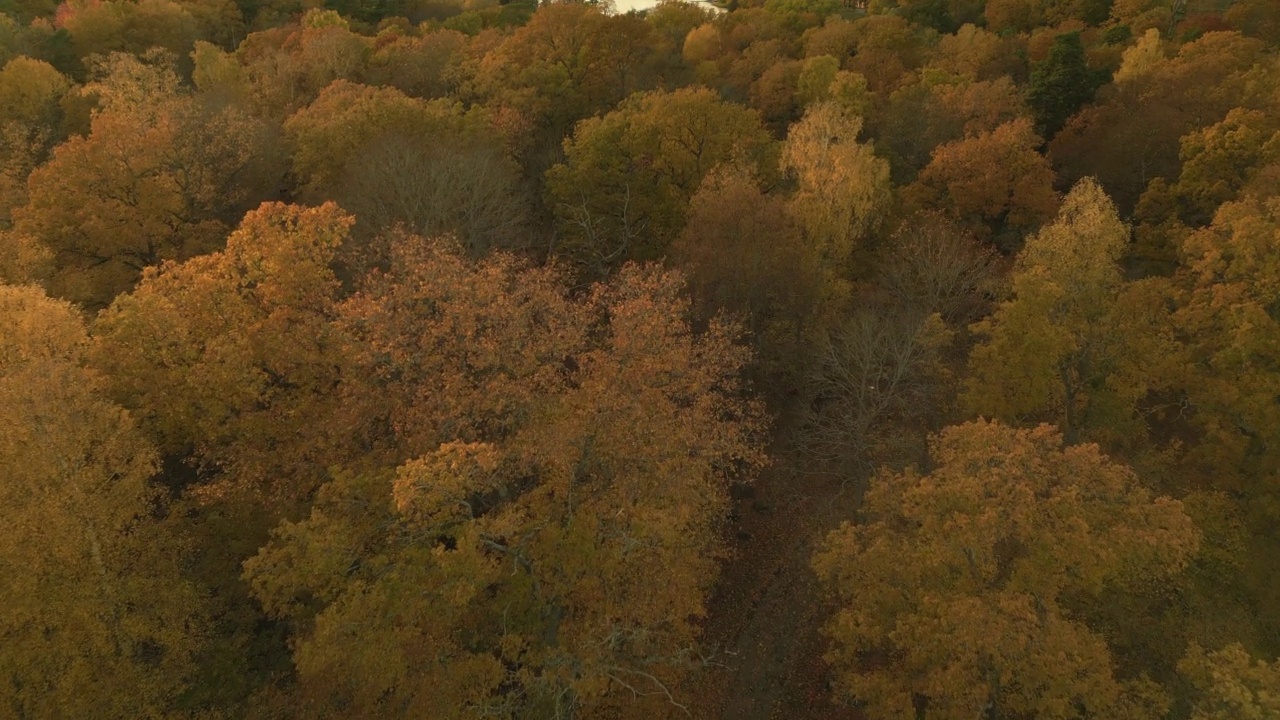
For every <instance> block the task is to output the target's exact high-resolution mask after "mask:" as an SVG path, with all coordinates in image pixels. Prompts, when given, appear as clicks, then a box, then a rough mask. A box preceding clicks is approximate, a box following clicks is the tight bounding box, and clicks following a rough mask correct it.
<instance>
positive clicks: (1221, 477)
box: [1177, 197, 1280, 489]
mask: <svg viewBox="0 0 1280 720" xmlns="http://www.w3.org/2000/svg"><path fill="white" fill-rule="evenodd" d="M1278 232H1280V203H1277V201H1275V200H1273V199H1267V200H1263V199H1259V198H1253V197H1250V198H1246V199H1244V200H1241V201H1239V202H1233V203H1228V204H1227V205H1224V206H1223V207H1222V208H1221V209H1220V210H1219V211H1218V214H1217V216H1216V217H1215V219H1214V222H1213V224H1212V225H1211V226H1210V227H1209V228H1206V229H1205V230H1202V231H1200V232H1197V233H1195V234H1193V235H1191V236H1190V237H1188V238H1187V240H1186V241H1185V242H1184V244H1183V248H1182V252H1183V258H1184V263H1185V265H1186V267H1187V273H1186V276H1185V281H1186V283H1187V284H1188V291H1189V294H1188V296H1187V298H1186V301H1185V303H1184V304H1183V306H1182V307H1181V308H1179V310H1178V313H1177V320H1178V324H1179V327H1180V328H1181V329H1182V331H1183V333H1185V336H1186V337H1187V338H1188V340H1189V343H1190V345H1191V370H1192V372H1193V373H1194V380H1192V381H1191V382H1190V383H1189V385H1188V392H1189V393H1190V396H1191V398H1192V402H1194V403H1195V405H1196V407H1197V409H1198V416H1199V422H1200V424H1201V425H1202V426H1203V431H1204V432H1205V433H1207V435H1208V437H1209V438H1212V440H1209V441H1207V442H1205V443H1203V445H1202V452H1204V453H1208V454H1209V455H1210V456H1216V460H1214V461H1212V464H1211V465H1209V466H1207V467H1204V468H1203V470H1205V471H1207V472H1208V473H1209V477H1212V478H1213V479H1214V481H1215V482H1217V483H1225V484H1226V485H1227V486H1228V487H1231V486H1236V487H1241V486H1243V487H1249V486H1250V485H1252V484H1253V483H1251V482H1249V479H1251V478H1257V479H1258V480H1261V479H1262V478H1265V477H1268V476H1270V475H1272V474H1273V472H1274V468H1275V467H1276V465H1275V464H1274V458H1275V454H1276V451H1277V449H1280V440H1277V439H1276V438H1277V437H1280V435H1278V434H1280V408H1277V407H1276V406H1275V403H1274V402H1272V401H1271V399H1272V398H1274V397H1275V395H1276V394H1277V393H1280V370H1278V368H1280V357H1277V354H1276V345H1275V343H1276V339H1277V338H1280V324H1278V323H1277V320H1276V318H1275V314H1276V313H1275V308H1276V303H1277V302H1280V253H1278V252H1277V246H1276V237H1277V233H1278ZM1273 390H1275V392H1273ZM1208 461H1209V459H1208V458H1205V459H1204V460H1202V462H1208ZM1209 468H1212V469H1211V470H1210V469H1209ZM1262 486H1263V485H1258V486H1256V487H1257V488H1258V489H1261V487H1262Z"/></svg>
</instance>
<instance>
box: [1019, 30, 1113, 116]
mask: <svg viewBox="0 0 1280 720" xmlns="http://www.w3.org/2000/svg"><path fill="white" fill-rule="evenodd" d="M1105 80H1106V78H1105V77H1104V76H1101V75H1099V74H1098V73H1097V72H1094V71H1092V70H1090V69H1089V65H1088V62H1087V61H1086V59H1085V54H1084V44H1083V43H1081V42H1080V33H1075V32H1072V33H1064V34H1062V35H1059V36H1057V37H1056V38H1054V40H1053V46H1052V47H1050V48H1049V56H1048V57H1047V58H1045V59H1044V60H1043V61H1041V62H1038V63H1035V64H1034V65H1032V67H1031V83H1030V85H1029V86H1028V89H1027V102H1028V104H1030V105H1031V109H1032V110H1033V111H1034V112H1035V118H1036V131H1037V132H1038V133H1039V134H1040V135H1041V137H1045V138H1052V137H1053V136H1054V135H1056V134H1057V133H1058V131H1059V130H1061V129H1062V126H1063V125H1065V124H1066V122H1067V118H1070V117H1071V116H1072V115H1074V114H1075V113H1076V111H1077V110H1079V109H1080V108H1081V107H1082V106H1083V105H1084V104H1085V103H1087V102H1089V101H1090V100H1092V99H1093V95H1094V93H1095V92H1097V90H1098V87H1099V86H1100V85H1101V84H1102V83H1103V82H1104V81H1105Z"/></svg>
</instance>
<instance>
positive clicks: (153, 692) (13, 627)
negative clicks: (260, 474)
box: [0, 286, 203, 719]
mask: <svg viewBox="0 0 1280 720" xmlns="http://www.w3.org/2000/svg"><path fill="white" fill-rule="evenodd" d="M88 343H89V338H88V335H87V333H86V332H85V327H84V321H83V320H82V318H81V316H80V313H79V311H78V310H77V309H76V308H75V307H73V306H72V305H70V304H68V303H66V302H62V301H58V300H52V299H49V298H48V297H46V296H45V295H44V293H43V292H42V291H41V290H39V289H37V288H34V287H14V286H0V475H2V476H3V477H4V483H3V484H2V485H0V505H2V506H3V507H4V512H5V517H6V519H7V522H6V530H5V533H4V536H3V539H0V558H2V559H0V568H2V569H3V572H4V575H5V582H4V583H3V585H2V586H0V604H3V607H4V612H3V613H0V634H3V637H4V638H5V651H4V653H0V673H3V674H4V677H5V682H4V683H3V684H0V706H3V707H4V708H5V713H6V714H8V715H10V716H12V717H66V716H73V717H101V718H121V719H123V718H137V717H164V716H165V714H166V713H167V712H168V711H169V710H171V709H173V708H174V705H175V702H176V701H177V700H178V698H179V696H180V695H181V693H182V692H183V690H184V688H185V685H186V684H187V682H188V681H189V680H190V679H191V673H192V671H193V666H192V657H193V655H194V654H195V652H196V651H197V650H198V649H199V644H200V641H201V637H200V635H201V632H202V630H203V628H202V626H201V616H200V599H199V598H198V597H197V595H196V594H195V592H194V590H193V588H192V587H191V586H190V585H189V584H188V583H187V582H185V581H184V580H183V579H182V577H181V564H182V557H183V555H184V553H185V549H184V548H183V545H182V543H181V541H179V539H178V538H177V537H176V536H175V535H174V534H172V533H171V532H170V531H169V528H168V527H167V523H165V522H163V521H160V520H157V518H158V517H159V516H160V515H161V514H162V513H163V512H164V509H165V503H164V497H163V494H162V493H161V492H160V491H159V490H158V489H157V488H156V487H155V486H153V485H152V484H151V478H152V476H153V475H155V474H156V472H157V470H158V462H157V456H156V452H155V450H154V449H152V447H151V445H150V444H149V443H148V442H147V440H146V438H145V437H144V435H143V433H141V432H140V431H139V429H138V428H137V427H136V426H135V424H134V422H133V419H132V418H131V417H130V415H129V414H128V413H127V412H125V411H124V410H123V409H121V408H120V407H119V406H118V405H115V404H113V403H112V402H110V401H109V400H107V399H106V397H105V394H104V392H103V390H104V387H103V385H104V383H103V378H102V376H101V375H99V374H98V373H96V372H94V371H92V370H90V369H88V368H86V367H85V350H86V348H87V346H88Z"/></svg>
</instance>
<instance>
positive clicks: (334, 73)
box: [234, 9, 373, 118]
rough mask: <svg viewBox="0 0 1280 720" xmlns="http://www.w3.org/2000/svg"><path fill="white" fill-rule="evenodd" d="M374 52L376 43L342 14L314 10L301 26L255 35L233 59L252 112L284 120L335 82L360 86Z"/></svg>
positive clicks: (249, 37) (250, 36)
mask: <svg viewBox="0 0 1280 720" xmlns="http://www.w3.org/2000/svg"><path fill="white" fill-rule="evenodd" d="M372 51H373V48H372V42H371V39H370V38H366V37H364V36H362V35H360V34H358V33H355V32H353V31H352V30H351V29H350V27H349V26H348V24H347V22H346V21H345V20H343V19H342V17H341V16H339V15H338V14H337V13H335V12H333V11H332V10H327V11H326V10H319V9H312V10H309V11H307V12H306V14H304V15H303V16H302V18H301V21H300V23H299V24H296V25H285V26H282V27H273V28H271V29H269V30H263V31H260V32H255V33H252V34H250V35H249V36H248V37H246V38H245V39H244V41H243V42H241V43H240V45H239V46H238V47H237V48H236V51H235V55H234V58H235V61H236V63H237V64H238V65H239V66H240V67H241V68H242V72H243V75H244V78H245V83H246V87H247V93H248V96H249V99H250V101H251V103H252V107H253V108H254V109H255V110H256V111H257V112H259V113H260V114H262V115H265V116H269V117H281V118H283V117H288V116H289V115H290V114H291V113H293V112H294V111H296V110H298V109H299V108H301V107H303V106H305V105H307V104H309V103H311V102H312V101H313V100H315V99H316V98H317V97H318V96H319V95H320V91H321V90H324V89H325V88H326V87H328V86H329V84H330V83H332V82H333V81H335V80H349V81H358V80H359V79H360V78H361V76H362V75H363V73H364V72H365V69H366V67H367V66H368V63H369V59H370V55H371V53H372Z"/></svg>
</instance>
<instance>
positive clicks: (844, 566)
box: [814, 421, 1199, 720]
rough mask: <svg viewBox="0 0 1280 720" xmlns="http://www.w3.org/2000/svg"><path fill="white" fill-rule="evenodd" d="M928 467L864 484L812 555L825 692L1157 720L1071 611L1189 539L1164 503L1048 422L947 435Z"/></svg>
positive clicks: (1187, 528) (1153, 706)
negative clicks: (854, 514) (857, 500)
mask: <svg viewBox="0 0 1280 720" xmlns="http://www.w3.org/2000/svg"><path fill="white" fill-rule="evenodd" d="M930 466H931V467H932V468H933V469H932V471H930V472H929V473H927V474H924V473H920V472H918V471H916V470H908V471H906V472H903V473H889V472H884V473H882V474H881V475H879V476H877V478H876V479H875V480H874V481H873V483H872V485H871V489H870V490H869V491H868V493H867V496H866V500H865V505H864V513H865V519H864V520H863V521H862V522H861V523H859V524H856V525H854V524H850V523H845V524H844V525H843V526H842V527H841V528H840V529H839V530H836V531H835V532H833V533H832V534H831V535H830V536H829V537H828V538H827V541H826V545H825V547H823V549H822V550H821V551H820V552H819V553H818V554H817V555H816V556H815V558H814V567H815V568H816V569H817V571H818V573H819V575H821V576H822V577H823V579H824V580H825V581H826V582H827V583H828V584H829V586H830V587H831V588H832V589H833V590H834V591H835V593H836V595H837V597H838V599H839V603H840V610H839V612H838V613H837V615H836V617H835V618H834V619H833V620H832V621H831V623H830V624H829V625H828V626H827V632H828V634H829V635H830V636H831V638H832V640H833V641H834V647H833V649H832V650H831V652H830V653H829V654H828V656H827V658H828V661H829V662H831V663H832V665H833V666H834V668H835V671H836V688H837V692H839V693H840V694H841V695H842V696H843V697H846V698H851V699H856V700H857V701H859V702H861V703H865V707H866V709H867V711H868V713H869V714H871V715H872V716H875V717H924V718H929V719H933V718H939V719H942V720H947V719H949V718H957V719H959V718H974V717H984V716H986V717H1000V718H1003V717H1037V718H1063V719H1065V718H1088V717H1109V718H1132V719H1133V720H1139V719H1143V718H1151V717H1158V716H1160V715H1162V714H1163V712H1164V711H1165V709H1166V708H1167V701H1166V699H1165V697H1164V696H1163V693H1162V692H1161V690H1160V689H1159V687H1158V686H1156V685H1155V684H1154V683H1152V682H1151V681H1149V680H1147V679H1145V678H1141V677H1139V678H1132V679H1125V678H1123V676H1122V675H1121V674H1120V672H1119V671H1118V670H1119V669H1118V668H1116V666H1115V663H1114V662H1113V660H1112V658H1111V653H1110V651H1109V649H1108V647H1107V643H1106V641H1105V639H1104V637H1103V636H1101V635H1100V634H1098V633H1097V632H1095V631H1094V630H1092V629H1091V628H1090V627H1089V626H1088V625H1087V624H1085V623H1084V622H1082V621H1081V620H1080V619H1079V617H1078V616H1077V615H1076V614H1075V613H1074V612H1073V611H1072V608H1073V607H1074V606H1076V605H1077V604H1078V603H1080V602H1082V601H1087V599H1089V598H1096V597H1097V596H1098V594H1099V593H1100V592H1102V591H1103V589H1104V588H1105V587H1107V586H1108V585H1112V584H1116V583H1119V584H1122V585H1123V584H1126V583H1132V582H1142V581H1143V580H1142V579H1143V578H1152V579H1159V578H1164V577H1168V576H1169V575H1171V574H1174V573H1176V572H1177V571H1179V570H1180V569H1181V568H1182V567H1184V566H1185V565H1186V563H1187V560H1188V558H1189V557H1190V556H1191V555H1192V554H1193V553H1195V551H1196V548H1197V546H1198V544H1199V533H1198V531H1197V530H1196V528H1195V525H1194V524H1192V522H1191V520H1190V519H1189V518H1188V517H1187V516H1186V515H1185V514H1184V513H1183V510H1182V507H1181V503H1179V502H1178V501H1176V500H1171V499H1169V498H1153V497H1152V496H1151V494H1150V493H1149V492H1147V491H1146V490H1144V489H1143V488H1142V487H1141V486H1140V485H1139V484H1138V481H1137V478H1136V477H1135V476H1134V474H1133V473H1132V472H1131V471H1130V470H1129V469H1128V468H1126V467H1124V466H1123V465H1119V464H1116V463H1114V462H1112V461H1110V460H1108V459H1107V458H1106V457H1105V456H1104V455H1103V454H1102V453H1101V452H1100V451H1099V450H1098V448H1097V447H1096V446H1094V445H1081V446H1076V447H1065V448H1064V447H1063V442H1062V437H1061V436H1060V435H1058V433H1057V432H1056V431H1055V430H1054V429H1053V428H1051V427H1049V426H1040V427H1038V428H1035V429H1032V430H1014V429H1010V428H1008V427H1005V426H1003V425H1000V424H997V423H990V422H984V421H979V422H972V423H967V424H965V425H959V426H955V427H951V428H948V429H946V430H944V431H943V432H942V433H941V434H940V435H939V436H937V437H936V438H935V439H934V440H933V442H932V443H931V450H930Z"/></svg>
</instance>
